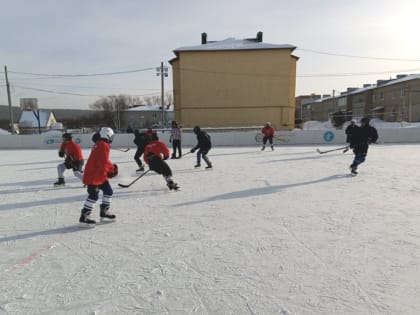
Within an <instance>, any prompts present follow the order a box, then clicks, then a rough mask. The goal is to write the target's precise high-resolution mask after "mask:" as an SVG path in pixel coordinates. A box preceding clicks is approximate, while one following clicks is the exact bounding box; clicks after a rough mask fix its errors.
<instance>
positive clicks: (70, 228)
mask: <svg viewBox="0 0 420 315" xmlns="http://www.w3.org/2000/svg"><path fill="white" fill-rule="evenodd" d="M86 229H87V228H81V227H80V226H79V225H78V224H74V225H70V226H65V227H61V228H56V229H51V230H44V231H38V232H30V233H24V234H17V235H11V236H6V237H1V238H0V243H4V242H11V241H18V240H23V239H27V238H33V237H37V236H48V235H56V234H66V233H73V232H78V231H83V230H86Z"/></svg>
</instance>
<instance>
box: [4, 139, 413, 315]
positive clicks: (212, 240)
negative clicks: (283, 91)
mask: <svg viewBox="0 0 420 315" xmlns="http://www.w3.org/2000/svg"><path fill="white" fill-rule="evenodd" d="M316 148H317V147H315V146H282V147H277V148H276V151H274V152H271V151H264V152H261V151H260V150H259V147H243V148H214V149H213V150H212V151H210V154H209V157H210V159H211V160H212V162H213V164H214V169H213V170H210V171H208V170H204V169H198V170H197V169H194V168H193V165H194V164H195V158H194V155H192V154H190V155H187V156H185V157H184V158H182V159H179V160H168V163H169V164H170V166H171V167H172V169H173V172H174V178H175V180H176V181H177V182H178V183H179V185H180V186H181V189H182V190H181V191H178V192H173V191H169V190H168V189H167V188H166V185H165V183H164V180H163V178H162V177H161V176H159V175H156V174H147V175H146V176H145V177H144V178H142V179H141V180H139V181H138V182H136V183H135V184H134V185H133V186H131V187H130V188H126V189H124V188H120V187H118V185H117V184H118V183H124V184H126V183H129V182H130V181H132V180H133V179H135V178H136V174H135V172H134V170H135V169H136V165H135V163H134V161H133V155H134V151H133V150H130V151H129V152H127V153H123V152H120V151H116V150H113V151H112V152H111V153H112V154H111V157H112V160H113V161H114V162H116V163H117V164H118V165H119V167H120V175H119V176H118V177H117V178H115V179H113V180H112V185H113V187H114V200H113V209H114V212H115V213H116V214H117V219H118V221H117V222H116V223H111V224H104V225H99V226H97V227H95V228H93V229H86V228H85V229H83V228H80V227H79V226H78V218H79V214H80V209H81V207H82V205H83V202H84V199H85V198H86V196H87V194H86V191H85V189H84V188H83V187H82V185H81V184H80V182H78V181H77V179H76V178H75V177H74V176H73V174H72V173H71V172H69V171H67V172H66V180H67V186H66V187H64V188H53V185H52V184H53V182H54V181H55V180H56V176H57V175H56V165H57V164H58V163H59V162H60V159H59V158H58V157H57V151H56V150H33V151H31V150H25V151H23V150H22V151H2V154H1V156H0V168H1V174H2V175H1V182H0V216H1V220H0V284H1V285H0V287H1V290H0V314H97V315H102V314H282V315H286V314H419V313H420V299H419V298H418V297H419V296H420V284H419V281H418V280H419V279H420V211H419V208H418V199H419V194H420V188H419V184H418V178H419V177H420V170H419V167H418V156H419V155H420V145H387V146H385V145H375V146H371V148H370V151H369V154H368V158H367V161H366V162H365V163H364V164H363V165H361V166H360V172H359V175H358V176H357V177H350V176H349V174H348V173H349V172H348V166H349V164H350V162H351V160H352V154H351V153H350V152H348V153H346V154H343V153H342V152H341V151H336V152H332V153H328V154H324V155H320V154H318V153H317V152H316ZM328 148H332V147H323V149H328ZM84 154H85V157H86V158H87V156H88V154H89V151H88V150H85V151H84ZM97 208H98V204H97ZM98 212H99V210H98ZM97 216H98V213H95V217H97Z"/></svg>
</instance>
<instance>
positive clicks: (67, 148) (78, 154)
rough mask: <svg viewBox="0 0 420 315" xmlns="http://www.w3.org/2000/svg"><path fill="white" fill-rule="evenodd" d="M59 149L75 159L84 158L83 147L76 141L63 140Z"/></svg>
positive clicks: (80, 159)
mask: <svg viewBox="0 0 420 315" xmlns="http://www.w3.org/2000/svg"><path fill="white" fill-rule="evenodd" d="M59 151H60V152H64V154H65V156H66V157H70V158H71V159H72V160H73V161H82V160H83V154H82V149H80V146H79V145H78V144H77V143H76V142H74V141H68V142H63V143H62V144H61V146H60V150H59Z"/></svg>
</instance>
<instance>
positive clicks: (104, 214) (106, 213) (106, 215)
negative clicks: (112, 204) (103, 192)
mask: <svg viewBox="0 0 420 315" xmlns="http://www.w3.org/2000/svg"><path fill="white" fill-rule="evenodd" d="M99 216H100V217H101V222H103V221H107V219H109V220H110V221H115V219H116V218H117V216H116V215H115V214H113V213H111V211H110V208H109V206H107V205H101V212H100V214H99Z"/></svg>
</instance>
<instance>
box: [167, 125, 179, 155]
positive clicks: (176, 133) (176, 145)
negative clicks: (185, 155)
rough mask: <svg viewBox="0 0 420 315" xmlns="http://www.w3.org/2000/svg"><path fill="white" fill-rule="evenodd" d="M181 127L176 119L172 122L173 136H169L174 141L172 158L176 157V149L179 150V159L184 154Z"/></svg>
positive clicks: (170, 140)
mask: <svg viewBox="0 0 420 315" xmlns="http://www.w3.org/2000/svg"><path fill="white" fill-rule="evenodd" d="M181 136H182V133H181V128H180V127H179V126H178V124H177V122H176V121H173V122H172V129H171V136H170V137H169V142H170V143H171V142H172V149H173V152H172V156H171V159H176V158H177V157H176V151H177V150H178V159H180V158H181V156H182V150H181Z"/></svg>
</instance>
